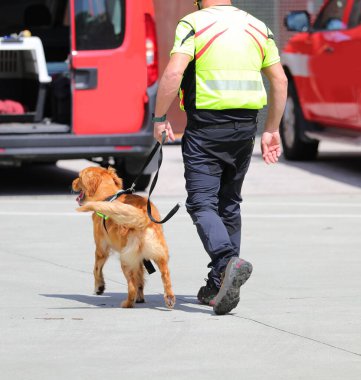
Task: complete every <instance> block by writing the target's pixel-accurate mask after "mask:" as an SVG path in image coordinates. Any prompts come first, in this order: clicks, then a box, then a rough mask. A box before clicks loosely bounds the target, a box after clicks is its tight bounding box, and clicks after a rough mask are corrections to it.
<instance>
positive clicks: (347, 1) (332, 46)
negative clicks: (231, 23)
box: [281, 0, 361, 160]
mask: <svg viewBox="0 0 361 380" xmlns="http://www.w3.org/2000/svg"><path fill="white" fill-rule="evenodd" d="M285 22H286V26H287V28H288V30H290V31H297V32H299V33H296V34H295V35H294V36H293V37H292V38H291V39H290V40H289V42H288V43H287V45H286V46H285V48H284V49H283V54H282V62H283V66H284V69H285V71H286V73H287V76H288V79H289V92H288V98H287V104H286V110H285V113H284V116H283V119H282V123H281V136H282V143H283V148H284V154H285V156H286V158H288V159H291V160H302V159H313V158H315V157H316V155H317V149H318V144H319V141H320V140H322V139H326V138H328V139H336V140H340V141H341V140H342V141H348V142H353V143H357V144H360V143H361V0H328V1H325V3H324V5H323V7H322V8H321V10H320V12H319V13H318V15H317V16H316V18H315V20H314V22H313V23H311V22H310V15H309V14H308V13H307V12H306V11H295V12H291V13H290V14H288V16H287V17H286V19H285Z"/></svg>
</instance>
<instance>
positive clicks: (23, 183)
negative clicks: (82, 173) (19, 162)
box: [0, 164, 78, 196]
mask: <svg viewBox="0 0 361 380" xmlns="http://www.w3.org/2000/svg"><path fill="white" fill-rule="evenodd" d="M77 175H78V173H77V172H75V171H72V170H67V169H63V168H59V167H57V166H56V165H45V164H36V165H24V166H22V167H19V168H17V167H9V168H0V178H1V186H0V196H2V195H66V194H71V183H72V181H73V180H74V179H75V178H76V177H77Z"/></svg>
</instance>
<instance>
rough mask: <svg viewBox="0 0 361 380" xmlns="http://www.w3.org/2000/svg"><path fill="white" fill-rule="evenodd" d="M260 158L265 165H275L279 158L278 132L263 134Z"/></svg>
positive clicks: (279, 139) (279, 143) (279, 140)
mask: <svg viewBox="0 0 361 380" xmlns="http://www.w3.org/2000/svg"><path fill="white" fill-rule="evenodd" d="M261 149H262V157H263V160H264V161H265V162H266V164H275V163H276V162H277V161H278V158H279V157H280V156H281V138H280V134H279V132H264V133H263V134H262V140H261Z"/></svg>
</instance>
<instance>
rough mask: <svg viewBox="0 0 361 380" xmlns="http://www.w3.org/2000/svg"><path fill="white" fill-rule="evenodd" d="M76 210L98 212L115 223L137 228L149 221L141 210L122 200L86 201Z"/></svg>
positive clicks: (140, 228)
mask: <svg viewBox="0 0 361 380" xmlns="http://www.w3.org/2000/svg"><path fill="white" fill-rule="evenodd" d="M77 211H80V212H87V211H94V212H99V213H101V214H103V215H105V216H108V217H110V218H111V219H112V220H113V221H114V222H115V223H116V224H119V225H121V226H124V227H126V228H135V229H137V230H142V229H144V228H145V227H146V226H147V225H148V223H149V219H148V218H147V215H146V213H145V212H144V211H143V210H141V209H139V208H137V207H134V206H131V205H129V204H125V203H122V202H114V203H113V202H87V203H86V204H85V205H84V206H81V207H79V208H78V209H77Z"/></svg>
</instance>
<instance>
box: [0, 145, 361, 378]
mask: <svg viewBox="0 0 361 380" xmlns="http://www.w3.org/2000/svg"><path fill="white" fill-rule="evenodd" d="M360 164H361V153H360V151H359V150H357V149H356V148H351V147H349V146H341V145H335V144H322V145H321V154H320V158H319V160H318V161H317V162H308V163H289V162H286V161H284V160H283V159H281V161H280V162H279V163H278V164H277V165H274V166H267V165H265V164H264V163H263V162H262V160H261V157H260V152H259V148H258V143H257V145H256V149H255V154H254V157H253V161H252V164H251V168H250V171H249V173H248V176H247V178H246V182H245V185H244V189H243V198H244V203H243V205H242V215H243V240H242V257H244V258H245V259H247V260H249V261H251V262H252V264H253V266H254V272H253V275H252V276H251V278H250V280H249V281H248V282H247V283H246V284H245V285H244V287H242V290H241V301H240V304H239V305H238V307H237V308H236V309H235V310H233V311H232V313H231V314H229V315H226V316H216V315H214V314H213V311H212V309H211V308H209V307H207V306H202V305H199V304H198V303H197V300H196V297H195V295H196V294H197V291H198V289H199V287H200V286H202V285H203V284H204V282H203V278H204V277H205V276H206V273H207V268H206V265H207V263H208V258H207V255H206V254H205V252H204V251H203V248H202V246H201V243H200V241H199V239H198V237H197V234H196V230H195V227H194V226H193V224H192V223H191V220H190V218H189V216H188V215H187V213H186V211H185V208H184V207H182V208H181V210H180V211H179V213H178V214H177V215H176V216H175V217H174V218H173V219H172V220H171V221H170V222H168V223H167V224H166V225H165V234H166V237H167V241H168V244H169V247H170V252H171V260H170V270H171V275H172V281H173V285H174V290H175V293H176V296H177V304H176V307H175V309H174V310H171V311H170V310H167V309H166V308H165V307H164V304H163V297H162V284H161V280H160V276H159V271H158V272H157V273H155V274H153V275H151V276H149V277H148V279H147V284H146V289H145V294H146V303H145V304H141V305H136V307H135V308H134V309H121V308H119V304H120V302H121V301H122V300H123V299H124V298H125V295H126V291H127V286H126V281H125V279H124V276H123V275H122V273H121V272H120V265H119V260H118V258H117V256H116V255H114V256H112V257H111V258H110V260H109V262H108V263H107V265H106V266H105V278H106V284H107V289H106V292H105V293H104V295H103V296H95V295H93V294H92V292H93V275H92V270H93V268H92V267H93V255H94V253H93V252H94V243H93V239H92V225H91V220H90V215H84V214H77V213H76V212H75V208H76V203H75V196H74V195H71V194H70V185H71V181H72V179H73V178H75V177H76V173H77V171H78V170H80V169H81V168H83V167H86V166H89V163H88V162H86V161H81V160H80V161H66V162H65V161H62V162H59V163H58V166H57V167H52V166H38V167H27V168H21V169H11V168H6V169H0V175H1V185H0V206H1V207H0V228H1V239H0V260H1V271H0V286H1V289H2V296H1V299H2V302H1V306H0V310H1V313H0V379H1V380H17V379H26V380H28V379H29V380H30V379H34V380H35V379H36V380H39V379H56V380H57V379H68V380H72V379H76V380H78V379H87V380H92V379H101V378H104V379H108V380H110V379H190V378H192V379H219V378H222V379H231V378H232V379H234V378H241V379H247V380H249V379H255V380H264V379H267V380H271V379H272V380H273V379H275V380H283V379H285V380H286V379H287V380H289V379H292V380H293V379H300V380H301V379H302V380H303V379H305V380H306V379H307V380H310V379H312V380H313V379H315V380H316V379H317V380H323V379H325V380H326V379H327V380H331V379H335V380H336V379H337V380H338V379H342V380H356V379H357V380H359V379H360V378H361V317H360V316H361V290H360V289H361V276H360V272H361V248H360V247H361V165H360ZM153 200H154V202H155V203H156V204H157V205H158V207H159V208H160V210H161V212H162V213H163V215H164V214H165V213H166V212H167V211H168V210H169V209H170V208H171V207H172V206H173V205H174V204H175V203H176V202H179V201H181V202H183V203H184V201H185V191H184V180H183V167H182V163H181V153H180V147H179V146H167V147H165V157H164V165H163V167H162V170H161V176H160V179H159V182H158V185H157V188H156V190H155V193H154V197H153Z"/></svg>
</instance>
